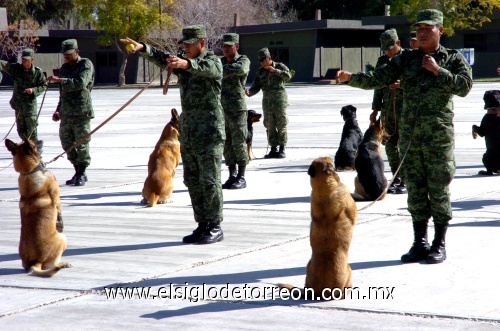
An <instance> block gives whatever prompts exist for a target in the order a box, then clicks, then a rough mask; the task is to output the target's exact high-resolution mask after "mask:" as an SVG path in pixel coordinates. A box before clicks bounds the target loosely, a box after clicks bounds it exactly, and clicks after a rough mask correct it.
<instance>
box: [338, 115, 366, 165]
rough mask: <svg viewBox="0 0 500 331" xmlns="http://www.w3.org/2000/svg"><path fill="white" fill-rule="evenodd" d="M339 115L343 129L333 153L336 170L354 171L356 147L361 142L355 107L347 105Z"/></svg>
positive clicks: (361, 137) (361, 135) (361, 134)
mask: <svg viewBox="0 0 500 331" xmlns="http://www.w3.org/2000/svg"><path fill="white" fill-rule="evenodd" d="M340 115H342V117H343V118H344V128H343V129H342V137H341V138H340V144H339V149H338V150H337V153H335V166H336V170H337V171H339V170H354V158H355V157H356V152H357V150H358V145H359V144H360V143H361V140H363V132H361V129H360V128H359V126H358V121H357V120H356V107H354V106H351V105H348V106H345V107H342V109H341V111H340Z"/></svg>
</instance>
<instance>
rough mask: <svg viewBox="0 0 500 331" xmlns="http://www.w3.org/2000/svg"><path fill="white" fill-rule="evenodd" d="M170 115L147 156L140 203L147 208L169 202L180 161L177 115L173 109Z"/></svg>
mask: <svg viewBox="0 0 500 331" xmlns="http://www.w3.org/2000/svg"><path fill="white" fill-rule="evenodd" d="M171 113H172V118H171V119H170V122H168V123H167V125H165V128H163V132H162V133H161V136H160V139H159V140H158V142H157V143H156V146H155V149H154V150H153V152H152V153H151V155H150V156H149V162H148V177H147V178H146V180H145V181H144V188H143V189H142V197H143V199H142V201H141V202H142V203H143V204H147V205H148V206H149V207H154V206H155V205H156V204H157V203H167V202H169V200H168V199H169V198H170V195H171V194H172V192H173V190H174V182H173V178H174V176H175V170H176V169H177V166H178V165H179V163H180V161H181V145H180V143H179V115H178V113H177V110H176V109H175V108H173V109H172V111H171Z"/></svg>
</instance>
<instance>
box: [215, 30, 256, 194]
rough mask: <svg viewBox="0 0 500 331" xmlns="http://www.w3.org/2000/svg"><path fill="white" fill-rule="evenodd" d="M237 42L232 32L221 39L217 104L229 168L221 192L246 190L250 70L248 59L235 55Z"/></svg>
mask: <svg viewBox="0 0 500 331" xmlns="http://www.w3.org/2000/svg"><path fill="white" fill-rule="evenodd" d="M239 39H240V37H239V35H237V34H236V33H227V34H225V35H223V36H222V43H223V47H222V52H223V54H224V56H223V57H222V58H221V61H222V68H223V76H222V96H221V102H222V108H223V109H224V122H225V128H226V143H225V144H224V160H225V162H226V165H227V166H228V167H229V178H228V179H227V181H226V182H225V183H224V184H222V188H223V189H242V188H245V187H247V183H246V180H245V168H246V166H247V164H248V154H247V151H246V138H247V134H248V132H247V131H248V128H247V104H246V101H245V83H246V81H247V76H248V72H249V71H250V60H249V59H248V57H247V56H246V55H241V54H238V50H239V48H240V45H239ZM236 165H238V172H236Z"/></svg>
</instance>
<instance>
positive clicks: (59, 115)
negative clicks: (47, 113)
mask: <svg viewBox="0 0 500 331" xmlns="http://www.w3.org/2000/svg"><path fill="white" fill-rule="evenodd" d="M60 119H61V114H60V113H59V112H58V111H57V110H56V111H55V112H54V114H52V120H53V121H54V122H59V120H60Z"/></svg>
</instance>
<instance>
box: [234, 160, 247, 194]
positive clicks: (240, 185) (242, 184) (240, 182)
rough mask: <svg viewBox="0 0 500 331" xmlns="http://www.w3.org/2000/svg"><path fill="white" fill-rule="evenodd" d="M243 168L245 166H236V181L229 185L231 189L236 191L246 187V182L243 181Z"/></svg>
mask: <svg viewBox="0 0 500 331" xmlns="http://www.w3.org/2000/svg"><path fill="white" fill-rule="evenodd" d="M245 168H246V166H238V175H237V176H236V181H235V182H234V183H233V185H231V189H234V190H237V189H240V188H245V187H247V182H246V180H245Z"/></svg>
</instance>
